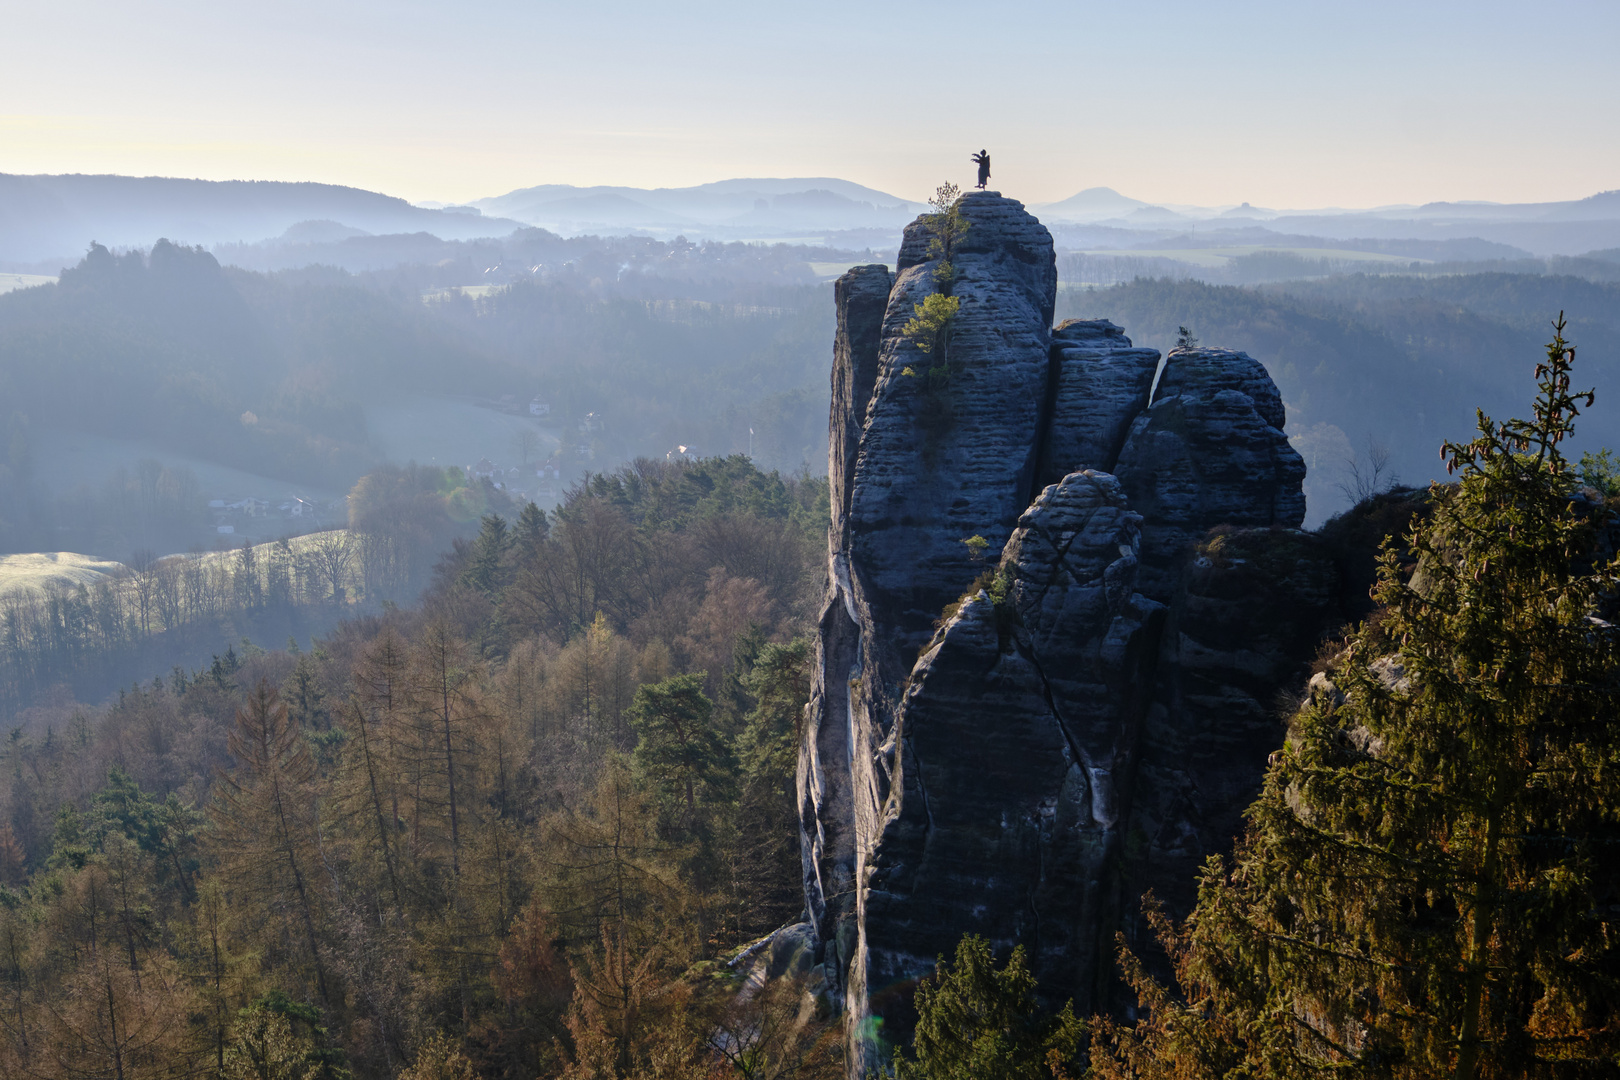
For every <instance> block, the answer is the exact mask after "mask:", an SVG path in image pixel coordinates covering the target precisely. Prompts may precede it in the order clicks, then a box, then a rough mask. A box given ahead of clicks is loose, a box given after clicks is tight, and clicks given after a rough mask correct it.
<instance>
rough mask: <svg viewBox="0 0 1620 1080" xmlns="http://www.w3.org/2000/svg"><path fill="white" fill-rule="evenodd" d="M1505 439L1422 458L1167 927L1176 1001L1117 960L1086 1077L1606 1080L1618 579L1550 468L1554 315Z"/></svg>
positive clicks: (1554, 434) (1618, 944)
mask: <svg viewBox="0 0 1620 1080" xmlns="http://www.w3.org/2000/svg"><path fill="white" fill-rule="evenodd" d="M1555 325H1556V330H1557V332H1556V335H1555V337H1554V339H1553V341H1552V343H1551V344H1550V345H1549V346H1548V348H1547V358H1546V360H1545V361H1544V362H1542V363H1541V364H1539V365H1538V366H1537V369H1536V374H1537V379H1538V386H1539V393H1538V395H1537V398H1536V401H1535V407H1534V413H1533V416H1532V418H1531V419H1529V420H1509V421H1507V422H1505V423H1494V422H1492V421H1491V420H1489V419H1488V418H1486V417H1485V416H1484V415H1483V414H1480V416H1479V436H1478V437H1477V438H1475V439H1474V440H1473V441H1472V442H1469V443H1466V444H1454V443H1447V444H1446V445H1445V448H1444V451H1443V452H1444V454H1445V456H1446V459H1447V465H1448V468H1449V469H1451V470H1454V471H1455V472H1456V473H1457V474H1458V475H1459V477H1460V479H1459V482H1458V483H1457V484H1456V485H1455V486H1452V487H1445V488H1442V487H1437V488H1435V489H1434V492H1433V498H1434V501H1435V506H1436V509H1435V513H1434V516H1433V519H1432V520H1431V521H1429V522H1428V523H1426V524H1423V525H1421V526H1419V527H1418V528H1417V529H1416V530H1415V532H1414V533H1413V535H1412V536H1411V537H1410V538H1409V540H1410V545H1411V551H1412V553H1413V555H1414V556H1415V557H1416V568H1415V570H1414V572H1412V573H1411V575H1410V576H1409V577H1408V576H1406V575H1405V574H1403V572H1402V569H1401V566H1400V564H1399V563H1398V562H1397V560H1396V557H1395V554H1394V551H1393V548H1392V547H1391V546H1390V545H1388V544H1386V547H1385V552H1384V556H1383V560H1382V565H1381V568H1380V571H1379V583H1378V585H1377V592H1376V596H1377V598H1378V600H1379V601H1380V603H1381V604H1382V605H1383V611H1382V617H1381V618H1376V619H1375V620H1372V621H1370V622H1369V624H1368V625H1366V626H1363V627H1362V628H1361V630H1360V631H1359V632H1358V633H1357V634H1356V635H1355V637H1354V638H1353V639H1352V641H1351V642H1350V644H1349V647H1348V648H1347V649H1346V650H1345V652H1344V653H1343V654H1341V656H1340V657H1339V659H1338V660H1337V661H1336V666H1335V667H1334V669H1333V670H1332V671H1331V673H1330V674H1331V682H1330V683H1328V684H1327V685H1325V686H1324V685H1321V684H1318V686H1317V687H1316V688H1315V690H1314V692H1313V695H1312V698H1311V700H1310V701H1309V702H1307V703H1306V704H1305V705H1304V706H1303V707H1302V709H1301V710H1300V712H1299V714H1298V715H1297V716H1296V717H1295V719H1294V721H1293V726H1292V732H1291V738H1290V739H1289V741H1288V743H1287V744H1286V745H1285V746H1284V748H1283V749H1282V750H1281V751H1279V752H1278V753H1277V754H1276V755H1274V757H1273V761H1272V765H1271V767H1270V769H1269V770H1268V772H1267V775H1266V778H1265V784H1264V788H1263V790H1262V793H1261V795H1260V798H1259V800H1258V801H1257V802H1256V803H1255V804H1254V806H1253V807H1252V808H1251V809H1250V811H1249V817H1248V829H1247V834H1246V835H1245V837H1244V838H1243V840H1242V841H1241V843H1240V844H1239V846H1238V850H1237V852H1236V855H1235V859H1234V861H1233V863H1232V864H1231V865H1227V864H1225V863H1223V862H1222V861H1221V860H1219V859H1212V860H1211V861H1210V862H1209V863H1208V864H1207V865H1206V867H1205V870H1204V873H1203V877H1202V880H1201V882H1200V887H1199V898H1198V905H1197V908H1196V909H1195V911H1194V912H1193V914H1192V916H1191V917H1190V918H1189V919H1188V921H1187V922H1186V924H1185V925H1184V926H1182V927H1181V928H1179V929H1177V928H1175V927H1173V926H1172V925H1171V924H1170V923H1169V922H1168V921H1167V920H1165V919H1164V918H1163V917H1162V915H1158V914H1153V913H1151V912H1150V916H1151V917H1153V918H1154V919H1155V920H1156V921H1157V925H1158V927H1159V929H1160V932H1161V938H1162V939H1163V940H1164V942H1165V944H1166V946H1167V948H1168V950H1169V952H1170V955H1171V958H1172V960H1173V961H1174V963H1175V967H1176V975H1177V981H1178V982H1179V983H1180V986H1181V990H1182V991H1183V992H1184V994H1185V995H1186V1000H1185V1002H1183V1001H1178V1000H1176V999H1175V998H1173V997H1172V995H1171V994H1170V993H1169V991H1168V990H1167V989H1166V988H1164V987H1163V986H1161V985H1159V984H1157V983H1156V982H1155V981H1154V980H1152V979H1151V978H1149V977H1148V976H1147V974H1146V973H1145V971H1144V969H1143V967H1142V965H1141V964H1140V963H1139V962H1138V961H1137V960H1136V958H1135V957H1133V956H1132V955H1131V954H1130V953H1129V952H1128V951H1126V950H1123V949H1122V962H1123V966H1124V968H1125V971H1126V975H1127V978H1128V979H1129V980H1130V982H1131V983H1132V984H1133V986H1134V987H1135V988H1136V990H1137V992H1138V994H1139V996H1140V999H1141V1002H1142V1005H1143V1006H1144V1007H1145V1009H1144V1011H1145V1014H1146V1015H1145V1018H1144V1019H1141V1020H1139V1021H1138V1022H1137V1023H1135V1024H1134V1025H1124V1024H1119V1023H1115V1022H1111V1021H1099V1024H1098V1033H1099V1037H1098V1041H1097V1043H1096V1044H1094V1046H1093V1068H1094V1069H1095V1070H1096V1071H1097V1074H1098V1075H1099V1076H1101V1077H1127V1076H1130V1077H1161V1076H1162V1077H1169V1076H1175V1077H1178V1078H1181V1077H1189V1078H1190V1077H1236V1076H1243V1077H1256V1078H1258V1077H1285V1076H1286V1077H1302V1076H1329V1075H1331V1076H1358V1077H1359V1076H1368V1077H1372V1076H1388V1077H1456V1078H1458V1080H1472V1078H1476V1077H1479V1078H1485V1077H1489V1078H1504V1080H1505V1078H1509V1077H1512V1078H1519V1077H1565V1076H1571V1077H1573V1076H1583V1077H1584V1076H1598V1075H1614V1074H1615V1072H1614V1070H1616V1069H1617V1068H1620V724H1617V722H1616V711H1615V710H1616V701H1617V697H1616V694H1617V691H1620V677H1617V676H1620V651H1617V646H1620V642H1617V634H1616V630H1615V629H1614V628H1613V627H1611V626H1610V625H1609V624H1608V623H1606V622H1604V621H1602V620H1601V619H1599V618H1598V617H1597V611H1598V609H1599V606H1600V601H1602V600H1603V599H1604V598H1605V597H1612V596H1613V595H1614V592H1615V587H1616V571H1617V564H1616V563H1615V562H1607V563H1604V564H1602V565H1598V566H1592V565H1591V553H1592V552H1593V551H1594V550H1595V549H1596V544H1595V540H1596V536H1595V528H1594V521H1593V519H1592V515H1591V514H1590V513H1583V512H1582V510H1581V508H1580V507H1581V503H1580V502H1579V501H1578V498H1577V494H1578V493H1577V488H1578V479H1579V477H1578V475H1577V472H1576V470H1575V469H1574V468H1573V467H1572V466H1571V464H1570V462H1569V461H1568V460H1567V459H1566V458H1565V457H1564V455H1563V453H1562V451H1561V447H1562V444H1563V443H1564V441H1565V440H1566V439H1567V438H1568V436H1569V435H1570V433H1571V431H1572V430H1573V424H1574V420H1575V418H1576V416H1577V415H1578V414H1579V410H1580V408H1581V407H1590V405H1591V403H1592V395H1591V393H1590V392H1573V391H1571V389H1570V367H1571V364H1572V363H1573V361H1574V349H1573V348H1572V347H1571V346H1570V345H1569V343H1568V342H1566V341H1565V340H1564V336H1563V330H1564V321H1563V318H1562V316H1560V318H1559V320H1558V322H1557V323H1556V324H1555Z"/></svg>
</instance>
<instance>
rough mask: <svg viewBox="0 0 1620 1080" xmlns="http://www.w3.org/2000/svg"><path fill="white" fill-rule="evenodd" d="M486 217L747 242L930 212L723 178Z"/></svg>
mask: <svg viewBox="0 0 1620 1080" xmlns="http://www.w3.org/2000/svg"><path fill="white" fill-rule="evenodd" d="M472 205H473V206H476V207H478V208H479V209H480V210H483V211H484V212H485V213H492V214H499V215H501V216H503V217H511V218H516V219H517V220H519V221H522V222H525V223H526V224H529V225H538V226H542V227H544V228H548V229H555V230H558V231H561V232H577V231H591V230H596V231H601V230H603V229H611V228H622V227H626V226H629V227H637V228H647V229H651V230H655V231H658V230H664V229H669V228H687V229H692V228H700V229H703V231H704V232H705V234H706V235H716V236H723V238H725V239H746V238H753V237H755V236H757V235H758V234H759V232H760V230H762V229H763V230H766V231H767V232H769V231H770V230H784V229H787V230H792V229H806V228H808V229H829V228H831V229H859V228H887V229H895V230H898V229H900V228H903V227H904V226H905V224H906V222H908V221H910V220H911V219H912V218H914V217H916V216H917V214H918V213H920V212H921V211H923V210H925V209H927V207H926V205H925V204H923V203H918V202H912V201H910V200H907V199H903V198H900V197H899V196H895V195H889V194H887V193H885V192H882V191H877V190H874V189H873V188H869V187H863V186H862V185H860V184H855V183H851V182H850V181H848V180H838V179H833V178H830V177H811V178H800V179H737V180H721V181H717V182H715V183H712V184H700V185H698V186H696V187H687V188H652V189H648V188H629V187H610V186H596V187H585V188H581V187H574V186H572V185H568V184H542V185H540V186H538V187H532V188H522V189H520V190H517V191H512V192H508V193H507V194H505V195H499V196H496V197H494V198H488V199H478V200H476V201H475V202H473V203H472Z"/></svg>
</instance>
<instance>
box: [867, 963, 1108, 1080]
mask: <svg viewBox="0 0 1620 1080" xmlns="http://www.w3.org/2000/svg"><path fill="white" fill-rule="evenodd" d="M1084 1039H1085V1025H1084V1024H1083V1023H1082V1021H1080V1020H1079V1019H1078V1018H1077V1017H1076V1016H1075V1015H1074V1010H1073V1008H1072V1006H1071V1005H1065V1006H1063V1008H1062V1009H1060V1010H1059V1011H1058V1012H1056V1013H1054V1014H1048V1013H1045V1012H1044V1011H1042V1009H1041V1008H1040V1006H1039V1004H1038V1003H1037V1002H1036V1000H1035V977H1034V975H1032V974H1031V973H1030V970H1029V963H1028V961H1027V960H1026V959H1025V956H1024V949H1023V946H1019V947H1018V948H1015V949H1014V950H1013V951H1012V955H1011V956H1010V957H1008V959H1007V963H1006V965H1005V966H1004V967H1001V968H999V969H998V968H997V967H996V960H995V957H994V956H993V955H992V954H991V952H990V944H989V942H987V941H985V939H984V938H982V937H978V936H977V935H974V934H969V935H968V936H966V937H964V938H963V939H962V940H961V941H960V942H958V943H957V946H956V960H955V963H954V964H953V963H951V962H949V961H947V960H946V959H945V958H944V957H940V960H939V967H938V968H937V969H935V973H934V975H933V976H932V977H931V978H927V979H924V980H923V981H922V984H921V985H920V986H918V988H917V1032H916V1035H915V1037H914V1038H913V1041H912V1056H910V1057H908V1056H906V1055H905V1054H904V1053H902V1052H899V1051H896V1053H895V1057H894V1076H895V1080H1054V1078H1056V1080H1064V1078H1066V1077H1068V1076H1071V1075H1074V1076H1077V1075H1079V1073H1080V1069H1079V1068H1078V1061H1079V1058H1080V1050H1081V1046H1082V1045H1083V1043H1084ZM1070 1069H1073V1070H1074V1071H1073V1072H1072V1073H1071V1072H1070V1071H1069V1070H1070Z"/></svg>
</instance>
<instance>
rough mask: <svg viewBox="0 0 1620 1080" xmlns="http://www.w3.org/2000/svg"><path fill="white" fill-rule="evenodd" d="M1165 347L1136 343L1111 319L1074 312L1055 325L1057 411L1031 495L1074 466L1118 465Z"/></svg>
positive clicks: (1103, 468)
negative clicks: (1075, 315) (1083, 316)
mask: <svg viewBox="0 0 1620 1080" xmlns="http://www.w3.org/2000/svg"><path fill="white" fill-rule="evenodd" d="M1158 368H1159V350H1157V349H1138V348H1135V347H1133V346H1132V345H1131V339H1130V338H1128V337H1126V336H1125V331H1124V330H1122V329H1120V328H1119V327H1117V326H1115V325H1114V324H1113V323H1111V322H1109V321H1108V320H1107V319H1091V320H1082V319H1070V320H1068V321H1067V322H1065V323H1064V324H1063V325H1062V326H1059V327H1058V328H1057V329H1056V330H1054V331H1052V371H1053V382H1052V385H1051V386H1050V387H1048V390H1047V394H1048V397H1049V399H1050V400H1051V402H1052V416H1051V420H1050V422H1049V424H1048V426H1047V429H1046V431H1045V432H1043V439H1042V442H1041V454H1040V461H1041V464H1040V467H1039V469H1038V470H1037V472H1036V476H1035V485H1036V486H1035V488H1034V490H1033V491H1031V492H1030V493H1029V497H1030V499H1031V500H1032V501H1033V500H1034V498H1035V496H1036V495H1038V494H1039V493H1040V490H1041V488H1044V487H1046V486H1047V485H1048V484H1055V483H1057V482H1058V481H1059V480H1061V479H1063V477H1064V476H1065V475H1066V474H1068V473H1071V472H1079V471H1081V470H1084V469H1095V470H1097V471H1098V472H1113V471H1114V465H1115V462H1117V461H1118V460H1119V452H1120V449H1121V448H1122V447H1123V446H1124V445H1125V437H1126V435H1127V434H1128V433H1129V432H1130V428H1131V422H1132V421H1133V420H1135V419H1136V418H1137V416H1138V415H1140V414H1141V412H1142V410H1144V409H1146V408H1147V406H1148V395H1149V394H1150V393H1151V392H1152V389H1153V376H1154V373H1155V372H1157V371H1158Z"/></svg>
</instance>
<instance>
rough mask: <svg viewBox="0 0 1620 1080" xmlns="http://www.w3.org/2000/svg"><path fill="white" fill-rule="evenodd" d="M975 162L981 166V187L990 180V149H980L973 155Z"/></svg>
mask: <svg viewBox="0 0 1620 1080" xmlns="http://www.w3.org/2000/svg"><path fill="white" fill-rule="evenodd" d="M973 163H974V164H975V165H977V166H978V167H979V187H981V188H982V187H984V185H986V184H988V183H989V182H990V151H988V150H980V151H979V152H978V153H977V154H974V155H973Z"/></svg>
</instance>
